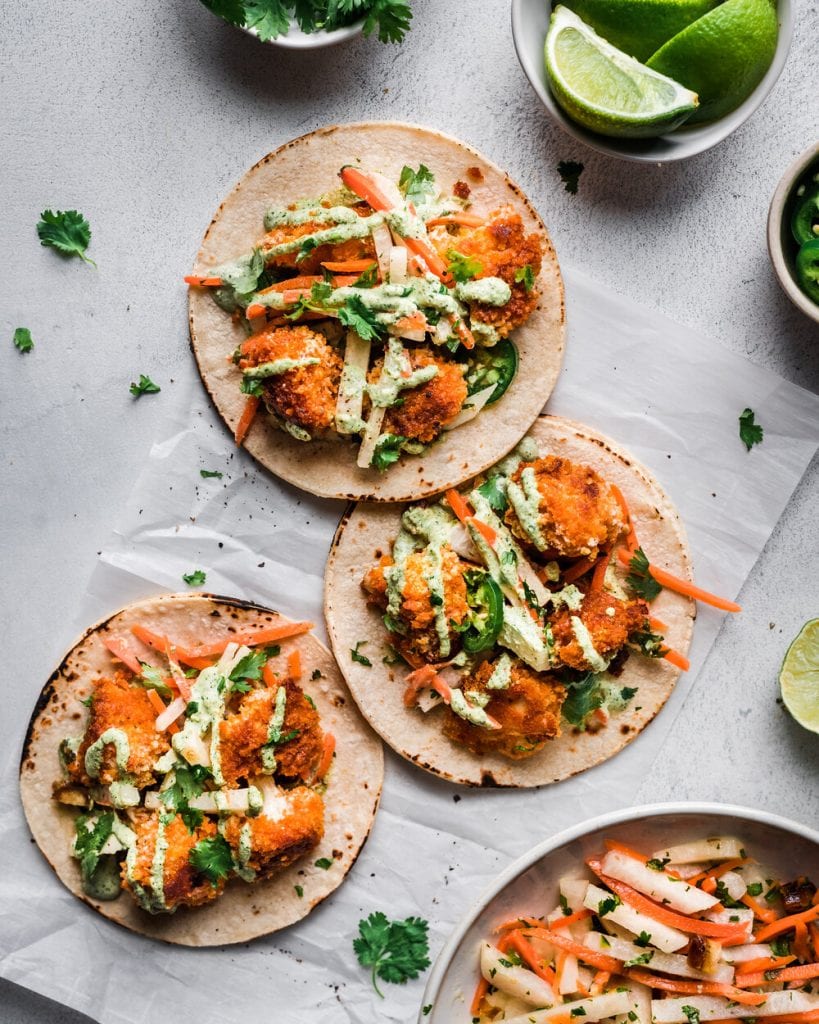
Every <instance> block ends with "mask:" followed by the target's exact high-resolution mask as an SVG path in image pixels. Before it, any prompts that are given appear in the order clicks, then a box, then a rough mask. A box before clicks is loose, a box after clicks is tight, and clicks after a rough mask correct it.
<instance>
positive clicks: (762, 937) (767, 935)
mask: <svg viewBox="0 0 819 1024" xmlns="http://www.w3.org/2000/svg"><path fill="white" fill-rule="evenodd" d="M817 917H819V904H817V905H815V906H813V907H811V908H810V909H809V910H803V911H801V913H799V914H789V915H788V916H787V917H780V919H779V920H778V921H774V922H773V924H768V925H766V926H765V927H764V928H761V929H760V930H759V931H758V932H757V933H756V935H755V936H754V942H767V941H768V939H772V938H774V936H776V935H781V934H782V933H783V932H788V931H790V930H791V928H795V927H796V926H797V925H798V924H807V923H808V922H809V921H815V920H816V918H817Z"/></svg>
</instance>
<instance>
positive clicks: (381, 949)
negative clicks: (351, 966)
mask: <svg viewBox="0 0 819 1024" xmlns="http://www.w3.org/2000/svg"><path fill="white" fill-rule="evenodd" d="M428 928H429V925H428V924H427V922H426V921H424V920H423V919H422V918H420V917H408V918H406V919H405V920H404V921H390V920H389V919H388V918H387V915H386V914H383V913H382V912H381V911H380V910H379V911H376V912H375V913H373V914H370V916H369V917H368V918H367V919H366V920H362V921H359V922H358V932H359V934H358V937H356V938H355V939H353V949H354V950H355V954H356V956H357V957H358V962H359V963H360V964H361V966H362V967H372V982H373V988H374V989H375V991H376V992H377V993H378V994H379V995H380V996H382V997H383V992H382V991H381V990H380V989H379V987H378V983H377V981H376V978H381V979H382V980H383V981H388V982H390V983H393V984H400V985H403V984H404V983H405V982H407V981H409V980H410V978H417V977H418V975H419V974H420V973H421V971H425V970H426V969H427V967H429V964H430V960H429V941H428V939H427V930H428Z"/></svg>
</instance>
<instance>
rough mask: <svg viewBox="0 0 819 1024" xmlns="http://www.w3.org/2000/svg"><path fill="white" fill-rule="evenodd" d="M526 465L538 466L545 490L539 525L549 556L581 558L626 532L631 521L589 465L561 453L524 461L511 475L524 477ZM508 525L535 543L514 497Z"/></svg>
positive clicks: (540, 486)
mask: <svg viewBox="0 0 819 1024" xmlns="http://www.w3.org/2000/svg"><path fill="white" fill-rule="evenodd" d="M527 469H531V470H534V474H535V479H536V481H537V489H538V491H539V493H540V504H539V516H538V525H539V528H540V532H541V535H542V537H543V539H544V541H545V547H542V548H540V550H541V552H542V553H544V554H546V555H547V556H548V557H552V558H556V557H566V558H581V557H587V556H590V555H596V554H597V553H598V551H599V550H600V549H601V548H607V547H610V546H611V545H612V544H614V542H615V541H616V540H617V539H618V538H619V537H620V536H621V535H622V534H623V533H624V532H625V530H626V521H625V517H624V516H623V511H622V509H621V507H620V504H619V502H618V501H617V499H616V498H615V496H614V493H613V491H612V489H611V487H610V486H609V484H608V483H606V481H605V480H604V479H603V478H602V477H601V476H600V474H599V473H597V472H596V471H595V470H594V469H592V468H591V467H589V466H583V465H580V464H578V463H575V462H570V461H569V460H568V459H563V458H560V457H559V456H556V455H547V456H545V457H544V458H542V459H537V460H536V461H535V462H523V463H521V465H520V466H519V467H518V468H517V470H516V471H515V473H514V474H513V475H512V478H511V479H512V481H513V482H514V483H516V484H520V483H521V478H522V477H523V474H524V472H525V471H526V470H527ZM505 520H506V525H507V526H508V527H509V529H510V530H511V531H512V533H514V535H515V537H517V538H518V539H520V540H521V541H523V542H524V544H525V545H526V546H528V547H529V548H531V547H532V538H531V537H530V536H529V535H528V534H527V532H526V531H525V530H524V528H523V526H522V525H521V523H520V521H519V519H518V516H517V513H516V512H515V509H514V508H513V507H512V504H511V502H510V505H509V508H508V509H507V510H506V516H505Z"/></svg>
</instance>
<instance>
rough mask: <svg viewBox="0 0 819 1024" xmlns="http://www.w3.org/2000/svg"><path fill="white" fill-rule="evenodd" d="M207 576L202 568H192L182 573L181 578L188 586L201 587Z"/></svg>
mask: <svg viewBox="0 0 819 1024" xmlns="http://www.w3.org/2000/svg"><path fill="white" fill-rule="evenodd" d="M207 578H208V577H207V573H206V572H205V571H204V569H194V570H193V572H186V573H183V575H182V579H183V580H184V581H185V582H186V583H187V584H188V586H189V587H201V586H202V585H203V584H204V582H205V580H206V579H207Z"/></svg>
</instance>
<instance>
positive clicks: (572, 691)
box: [561, 672, 604, 730]
mask: <svg viewBox="0 0 819 1024" xmlns="http://www.w3.org/2000/svg"><path fill="white" fill-rule="evenodd" d="M566 686H567V688H568V690H569V693H568V696H567V697H566V699H565V700H564V701H563V707H562V708H561V711H562V713H563V717H564V718H565V719H566V721H567V722H568V723H569V725H573V726H575V727H576V728H578V729H581V730H582V729H584V728H585V725H586V719H587V718H588V716H589V715H590V714H591V713H592V711H596V710H597V709H598V708H600V707H602V706H603V701H604V694H603V691H602V689H601V688H600V682H599V680H598V678H597V676H595V675H594V674H593V673H591V672H590V673H589V674H588V675H586V676H584V677H583V678H582V679H579V680H577V681H576V682H569V683H566Z"/></svg>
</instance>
